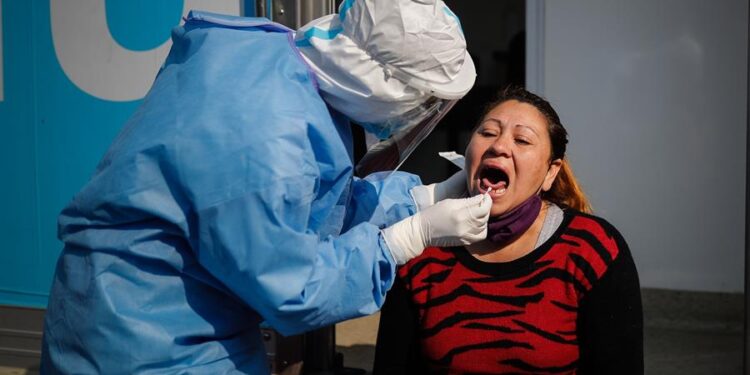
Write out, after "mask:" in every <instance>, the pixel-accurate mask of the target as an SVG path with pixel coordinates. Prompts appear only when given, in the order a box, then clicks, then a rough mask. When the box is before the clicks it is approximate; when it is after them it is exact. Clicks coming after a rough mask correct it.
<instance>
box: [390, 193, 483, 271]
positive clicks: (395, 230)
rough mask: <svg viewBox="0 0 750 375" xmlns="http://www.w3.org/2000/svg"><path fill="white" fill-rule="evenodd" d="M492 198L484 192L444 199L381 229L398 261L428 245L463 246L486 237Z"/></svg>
mask: <svg viewBox="0 0 750 375" xmlns="http://www.w3.org/2000/svg"><path fill="white" fill-rule="evenodd" d="M490 208H492V199H491V198H490V197H489V196H487V194H481V195H477V196H474V197H471V198H462V199H446V200H443V201H440V202H437V203H435V204H434V205H432V206H431V207H427V208H426V209H424V210H423V211H420V212H417V213H416V214H414V215H412V216H409V217H407V218H406V219H403V220H401V221H399V222H397V223H396V224H393V225H391V226H390V227H388V228H385V229H383V230H382V231H381V233H382V234H383V239H385V243H386V244H387V245H388V249H389V250H390V251H391V255H392V256H393V259H395V260H396V263H397V264H404V263H406V262H407V261H409V260H410V259H412V258H414V257H416V256H418V255H419V254H421V253H422V251H423V250H424V249H425V248H426V247H430V246H444V247H448V246H462V245H469V244H472V243H474V242H477V241H481V240H483V239H485V238H486V237H487V220H488V219H489V217H490Z"/></svg>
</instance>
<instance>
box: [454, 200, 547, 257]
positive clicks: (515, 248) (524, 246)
mask: <svg viewBox="0 0 750 375" xmlns="http://www.w3.org/2000/svg"><path fill="white" fill-rule="evenodd" d="M548 206H549V203H548V202H543V204H542V207H541V208H540V209H539V215H537V217H536V219H534V223H533V224H531V226H530V227H529V229H527V230H526V231H525V232H523V234H521V235H520V236H518V238H516V239H515V240H513V241H511V242H509V243H508V244H505V245H503V246H500V247H498V245H497V244H495V243H493V242H492V241H489V240H484V241H480V242H477V243H475V244H472V245H469V246H466V249H467V250H468V251H469V253H470V254H471V255H472V256H474V257H475V258H477V259H479V260H481V261H483V262H489V263H505V262H510V261H514V260H516V259H518V258H521V257H523V256H524V255H526V254H528V253H530V252H532V251H533V250H534V247H535V245H536V241H537V239H538V238H539V232H541V230H542V226H544V218H545V216H546V215H547V207H548Z"/></svg>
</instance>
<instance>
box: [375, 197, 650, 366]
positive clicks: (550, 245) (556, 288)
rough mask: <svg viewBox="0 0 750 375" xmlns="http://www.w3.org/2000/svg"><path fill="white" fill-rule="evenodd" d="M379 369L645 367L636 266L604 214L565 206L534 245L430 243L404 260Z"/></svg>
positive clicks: (382, 336)
mask: <svg viewBox="0 0 750 375" xmlns="http://www.w3.org/2000/svg"><path fill="white" fill-rule="evenodd" d="M374 372H375V374H399V373H400V374H419V373H449V374H597V375H610V374H643V321H642V310H641V299H640V289H639V284H638V275H637V272H636V269H635V265H634V263H633V260H632V257H631V255H630V252H629V250H628V247H627V244H626V243H625V241H624V240H623V238H622V236H620V234H619V232H618V231H617V230H616V229H615V228H614V227H612V226H611V225H610V224H609V223H608V222H606V221H605V220H603V219H601V218H598V217H595V216H591V215H586V214H583V213H580V212H578V211H575V210H570V209H567V210H565V213H564V219H563V222H562V224H560V226H559V227H558V228H557V230H556V232H555V233H554V234H553V235H552V237H550V238H549V239H548V240H547V241H546V242H545V243H543V244H542V245H541V246H539V247H538V248H537V249H535V250H534V251H532V252H531V253H530V254H528V255H526V256H524V257H522V258H520V259H517V260H514V261H512V262H508V263H486V262H482V261H480V260H478V259H476V258H474V257H473V256H472V255H470V254H469V253H468V252H467V251H466V249H465V248H463V247H460V248H428V249H425V251H424V253H423V254H422V255H421V256H419V257H417V258H415V259H413V260H412V261H411V262H409V263H407V264H406V265H405V266H403V267H401V268H400V269H399V278H398V280H397V281H396V285H394V287H393V289H392V290H391V292H389V294H388V297H387V298H386V303H385V306H384V307H383V310H382V313H381V322H380V330H379V333H378V343H377V348H376V358H375V368H374Z"/></svg>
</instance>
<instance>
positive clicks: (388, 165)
mask: <svg viewBox="0 0 750 375" xmlns="http://www.w3.org/2000/svg"><path fill="white" fill-rule="evenodd" d="M456 102H458V99H441V98H438V97H434V96H433V97H431V98H429V99H428V100H427V101H425V102H423V103H422V104H420V105H419V106H417V107H416V108H414V109H412V110H410V111H408V112H406V113H404V114H403V115H401V116H399V117H397V118H394V119H391V120H388V121H386V122H385V123H384V124H382V125H381V126H382V127H384V128H386V129H387V130H388V131H390V133H389V134H391V136H390V137H388V138H386V139H382V140H380V141H378V142H376V143H374V144H372V145H369V147H368V150H367V153H366V154H365V155H364V157H362V160H360V161H359V163H357V166H356V169H355V170H356V172H357V175H359V176H366V175H368V174H370V173H374V172H380V171H395V170H398V169H399V168H400V167H401V164H403V163H404V161H405V160H406V159H407V158H408V157H409V155H411V153H412V152H413V151H414V150H415V149H416V148H417V146H419V144H420V143H422V141H424V140H425V138H427V136H428V135H430V133H432V131H433V130H434V129H435V126H437V124H438V123H439V122H440V120H442V119H443V117H444V116H445V115H446V114H447V113H448V111H450V109H451V108H453V106H454V105H455V104H456ZM365 129H367V126H365ZM370 134H374V133H373V132H370Z"/></svg>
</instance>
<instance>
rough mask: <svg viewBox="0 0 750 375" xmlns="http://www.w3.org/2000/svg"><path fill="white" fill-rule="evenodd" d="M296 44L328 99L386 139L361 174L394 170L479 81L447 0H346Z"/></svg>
mask: <svg viewBox="0 0 750 375" xmlns="http://www.w3.org/2000/svg"><path fill="white" fill-rule="evenodd" d="M295 44H296V46H297V47H298V48H299V51H300V53H301V55H302V57H303V58H304V60H305V62H306V63H307V64H308V66H309V67H310V68H311V70H312V71H313V72H314V73H315V77H316V79H317V82H318V87H319V92H320V94H321V97H322V98H323V99H324V100H325V101H326V103H327V104H328V105H329V106H330V107H332V108H333V109H335V110H337V111H338V112H340V113H342V114H343V115H345V116H347V117H348V118H349V119H351V120H352V121H354V122H356V123H357V124H359V125H361V126H362V127H363V128H365V130H366V131H367V132H368V133H370V134H373V135H375V136H376V137H377V138H379V139H381V141H380V142H378V143H377V144H375V145H374V146H373V147H371V148H370V150H369V152H368V153H367V154H366V156H365V159H363V160H362V161H361V162H360V163H358V166H357V170H358V172H359V173H360V175H362V174H366V173H369V172H373V171H381V170H389V169H390V170H393V169H396V168H398V167H399V166H400V165H401V163H402V162H403V161H404V160H405V159H406V158H407V157H408V156H409V154H411V152H412V151H414V149H415V148H416V147H417V146H418V145H419V143H420V142H422V141H423V140H424V139H425V138H426V137H427V136H428V135H429V134H430V132H431V131H432V130H433V129H434V128H435V126H436V125H437V124H438V122H439V121H440V120H441V119H442V118H443V116H445V114H446V113H447V112H448V110H449V109H450V108H451V107H452V106H453V105H454V104H455V101H456V100H457V99H459V98H461V97H463V96H464V95H465V94H466V93H467V92H468V91H469V89H471V87H472V86H473V85H474V81H475V79H476V69H475V67H474V63H473V61H472V59H471V56H469V54H468V52H467V50H466V40H465V38H464V35H463V31H462V30H461V24H460V22H459V20H458V17H456V15H455V14H454V13H453V12H452V11H451V10H450V9H449V8H448V6H447V5H445V3H443V1H442V0H390V1H380V0H345V1H344V2H342V3H341V7H340V8H339V14H334V15H329V16H325V17H321V18H319V19H317V20H314V21H312V22H310V23H309V24H307V25H305V26H303V27H302V28H300V29H299V30H298V31H297V32H296V34H295Z"/></svg>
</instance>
